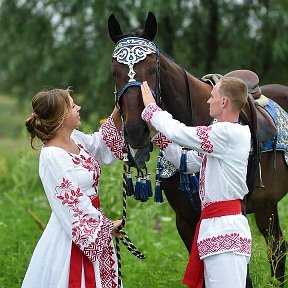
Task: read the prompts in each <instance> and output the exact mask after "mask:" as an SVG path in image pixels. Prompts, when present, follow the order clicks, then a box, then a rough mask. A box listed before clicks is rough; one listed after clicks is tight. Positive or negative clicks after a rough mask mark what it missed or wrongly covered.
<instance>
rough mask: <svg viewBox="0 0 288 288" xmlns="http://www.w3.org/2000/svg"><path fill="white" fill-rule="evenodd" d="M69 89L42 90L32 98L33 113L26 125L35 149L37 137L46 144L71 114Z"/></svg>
mask: <svg viewBox="0 0 288 288" xmlns="http://www.w3.org/2000/svg"><path fill="white" fill-rule="evenodd" d="M70 91H71V90H69V88H68V89H52V90H49V91H41V92H39V93H37V94H36V95H35V96H34V97H33V98H32V108H33V112H32V115H31V116H30V117H29V118H28V119H27V120H26V122H25V125H26V128H27V131H28V132H29V133H30V136H31V147H32V148H33V149H35V146H34V141H35V138H38V139H40V140H41V141H42V142H43V143H44V144H45V142H46V141H48V140H50V139H52V138H53V137H54V136H55V134H56V133H57V131H58V130H59V129H60V127H61V125H62V124H63V121H64V120H65V119H66V118H67V117H68V116H69V114H70V109H71V107H70V100H69V96H70V93H69V92H70Z"/></svg>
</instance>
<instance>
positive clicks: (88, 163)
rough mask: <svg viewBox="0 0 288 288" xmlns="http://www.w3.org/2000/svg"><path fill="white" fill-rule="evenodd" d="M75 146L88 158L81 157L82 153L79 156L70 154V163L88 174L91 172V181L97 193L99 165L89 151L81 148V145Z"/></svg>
mask: <svg viewBox="0 0 288 288" xmlns="http://www.w3.org/2000/svg"><path fill="white" fill-rule="evenodd" d="M77 146H78V147H79V148H80V149H83V150H84V151H85V152H86V153H87V155H88V157H87V156H85V155H83V154H82V153H80V155H73V154H70V155H71V157H72V161H73V163H74V164H76V165H81V166H82V167H83V168H85V169H87V170H88V171H89V172H90V171H93V179H94V184H93V187H94V188H95V191H96V192H97V190H98V185H99V177H100V174H101V168H100V165H99V163H98V161H97V160H96V159H95V158H94V157H93V156H92V155H91V154H90V153H89V151H88V150H86V149H85V148H84V147H83V145H82V144H77Z"/></svg>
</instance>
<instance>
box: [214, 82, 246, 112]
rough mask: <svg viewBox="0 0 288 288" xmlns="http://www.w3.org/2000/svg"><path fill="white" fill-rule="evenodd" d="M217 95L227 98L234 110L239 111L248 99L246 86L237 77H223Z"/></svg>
mask: <svg viewBox="0 0 288 288" xmlns="http://www.w3.org/2000/svg"><path fill="white" fill-rule="evenodd" d="M219 93H220V95H221V96H227V97H228V98H229V99H230V100H231V102H232V105H233V108H234V109H237V110H239V111H240V110H241V109H242V108H243V107H244V105H245V104H246V102H247V99H248V88H247V85H246V84H245V83H244V82H243V81H242V80H241V79H240V78H237V77H223V78H221V80H220V86H219Z"/></svg>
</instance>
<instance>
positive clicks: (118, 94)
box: [112, 37, 162, 108]
mask: <svg viewBox="0 0 288 288" xmlns="http://www.w3.org/2000/svg"><path fill="white" fill-rule="evenodd" d="M150 54H155V55H156V67H157V71H156V89H155V90H153V89H151V91H152V94H153V97H154V99H155V101H156V103H157V104H158V105H160V104H161V102H162V101H161V86H160V51H159V48H158V47H157V46H156V44H155V43H153V42H151V41H149V40H147V39H144V38H140V37H126V38H123V39H121V40H119V41H118V42H117V43H116V47H115V49H114V51H113V54H112V58H113V59H116V61H117V62H118V63H122V64H124V65H127V66H128V68H129V71H128V74H127V75H128V77H129V80H128V82H126V83H125V85H124V86H123V87H122V88H121V89H120V90H119V91H116V83H115V92H114V93H115V102H116V105H117V106H118V107H119V108H121V105H120V102H121V98H122V96H123V94H124V93H125V92H126V90H127V89H128V88H129V87H133V86H138V87H140V86H141V85H142V82H141V81H138V80H136V79H135V78H134V77H135V75H136V72H135V71H134V64H136V63H138V62H140V61H143V60H144V59H145V58H146V57H147V55H150Z"/></svg>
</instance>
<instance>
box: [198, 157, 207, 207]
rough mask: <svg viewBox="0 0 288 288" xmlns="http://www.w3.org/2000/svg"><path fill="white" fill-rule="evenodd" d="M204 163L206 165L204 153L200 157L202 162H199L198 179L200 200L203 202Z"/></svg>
mask: <svg viewBox="0 0 288 288" xmlns="http://www.w3.org/2000/svg"><path fill="white" fill-rule="evenodd" d="M206 165H207V155H204V156H203V159H202V163H201V173H200V179H199V196H200V199H201V202H203V200H204V196H205V173H206Z"/></svg>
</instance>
